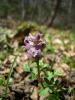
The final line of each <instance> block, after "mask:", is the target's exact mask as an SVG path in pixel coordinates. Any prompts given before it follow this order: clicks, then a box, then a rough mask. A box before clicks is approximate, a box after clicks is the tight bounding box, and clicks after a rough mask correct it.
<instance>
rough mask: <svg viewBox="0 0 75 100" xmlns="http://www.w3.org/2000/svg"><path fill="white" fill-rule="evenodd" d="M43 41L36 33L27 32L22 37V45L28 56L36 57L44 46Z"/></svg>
mask: <svg viewBox="0 0 75 100" xmlns="http://www.w3.org/2000/svg"><path fill="white" fill-rule="evenodd" d="M44 46H45V43H44V42H43V40H42V39H41V34H40V33H37V34H36V35H34V36H33V35H32V34H29V36H28V37H25V39H24V47H25V49H26V50H27V55H28V58H37V57H39V56H40V55H41V50H42V49H43V48H44Z"/></svg>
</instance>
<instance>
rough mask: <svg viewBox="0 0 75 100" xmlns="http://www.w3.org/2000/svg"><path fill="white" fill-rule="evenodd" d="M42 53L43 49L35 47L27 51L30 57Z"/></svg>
mask: <svg viewBox="0 0 75 100" xmlns="http://www.w3.org/2000/svg"><path fill="white" fill-rule="evenodd" d="M40 53H41V51H40V50H37V49H36V48H35V47H32V48H30V49H29V50H28V51H27V55H28V58H35V57H39V56H40Z"/></svg>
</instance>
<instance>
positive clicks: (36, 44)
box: [23, 33, 62, 100]
mask: <svg viewBox="0 0 75 100" xmlns="http://www.w3.org/2000/svg"><path fill="white" fill-rule="evenodd" d="M45 45H46V43H45V42H44V40H43V39H42V35H41V34H40V33H36V34H35V35H32V34H29V36H27V37H25V39H24V47H25V49H26V52H27V56H28V59H30V60H31V59H32V67H30V65H28V64H27V63H26V64H24V66H23V67H24V70H25V71H26V72H31V79H32V80H33V79H37V81H38V96H37V97H38V99H37V100H40V96H46V97H47V99H48V100H60V99H59V92H60V91H61V90H62V89H61V85H60V83H59V81H58V80H57V78H56V77H59V76H60V75H61V74H60V73H59V72H57V71H55V70H53V69H52V66H50V65H49V64H46V63H45V62H44V60H43V57H42V56H43V55H42V50H43V48H44V47H45Z"/></svg>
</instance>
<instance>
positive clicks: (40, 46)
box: [36, 42, 45, 50]
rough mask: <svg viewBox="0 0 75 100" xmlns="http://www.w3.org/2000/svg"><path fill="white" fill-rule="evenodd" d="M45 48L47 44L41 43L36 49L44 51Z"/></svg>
mask: <svg viewBox="0 0 75 100" xmlns="http://www.w3.org/2000/svg"><path fill="white" fill-rule="evenodd" d="M44 47H45V43H43V42H41V43H39V44H37V45H36V49H37V50H39V49H43V48H44Z"/></svg>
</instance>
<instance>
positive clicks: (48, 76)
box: [46, 71, 54, 80]
mask: <svg viewBox="0 0 75 100" xmlns="http://www.w3.org/2000/svg"><path fill="white" fill-rule="evenodd" d="M53 77H54V75H53V72H50V71H47V77H46V78H47V79H48V80H51V79H52V78H53Z"/></svg>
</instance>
